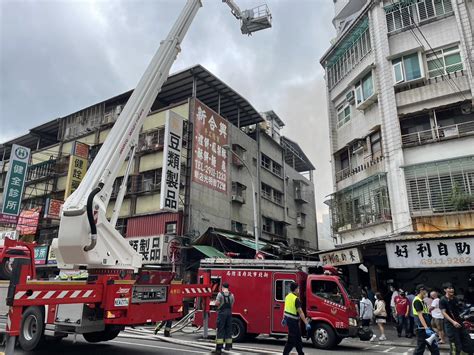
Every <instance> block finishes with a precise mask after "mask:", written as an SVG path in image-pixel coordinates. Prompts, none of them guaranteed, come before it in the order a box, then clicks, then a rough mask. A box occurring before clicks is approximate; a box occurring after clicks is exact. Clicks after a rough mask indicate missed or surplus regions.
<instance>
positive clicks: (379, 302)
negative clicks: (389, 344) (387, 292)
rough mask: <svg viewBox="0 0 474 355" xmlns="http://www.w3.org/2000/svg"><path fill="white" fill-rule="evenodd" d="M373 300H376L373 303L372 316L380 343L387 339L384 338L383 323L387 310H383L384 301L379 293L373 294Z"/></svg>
mask: <svg viewBox="0 0 474 355" xmlns="http://www.w3.org/2000/svg"><path fill="white" fill-rule="evenodd" d="M397 294H398V292H397ZM375 298H376V301H375V310H374V316H375V323H377V325H378V326H379V330H380V337H379V340H381V341H382V340H387V337H386V336H385V323H387V310H386V309H385V301H384V300H383V297H382V295H381V294H380V292H377V293H376V294H375Z"/></svg>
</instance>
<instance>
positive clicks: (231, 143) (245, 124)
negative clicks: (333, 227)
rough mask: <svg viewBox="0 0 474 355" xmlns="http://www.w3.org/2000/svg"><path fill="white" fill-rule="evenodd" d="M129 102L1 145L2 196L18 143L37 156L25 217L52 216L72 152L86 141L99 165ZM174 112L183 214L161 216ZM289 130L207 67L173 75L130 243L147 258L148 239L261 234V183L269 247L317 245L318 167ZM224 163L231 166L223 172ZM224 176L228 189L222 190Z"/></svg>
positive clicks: (158, 112) (131, 202) (122, 99)
mask: <svg viewBox="0 0 474 355" xmlns="http://www.w3.org/2000/svg"><path fill="white" fill-rule="evenodd" d="M130 95H131V92H127V93H124V94H122V95H119V96H116V97H113V98H110V99H108V100H105V101H103V102H100V103H98V104H95V105H93V106H90V107H87V108H84V109H82V110H80V111H78V112H75V113H72V114H70V115H68V116H66V117H61V118H58V119H55V120H52V121H50V122H48V123H45V124H43V125H41V126H38V127H35V128H32V129H31V130H30V132H29V133H28V134H26V135H24V136H21V137H19V138H16V139H13V140H12V141H9V142H6V143H4V144H2V145H1V146H0V154H1V155H2V156H3V159H2V171H1V173H2V174H1V177H2V180H1V184H0V185H1V186H2V190H3V185H4V183H5V181H4V180H5V177H6V172H7V170H8V159H9V155H10V150H11V145H12V144H19V145H23V146H26V147H28V148H30V149H31V150H32V160H31V165H30V166H29V169H28V175H27V180H26V190H25V194H24V197H23V209H31V208H35V207H42V208H43V212H44V207H45V206H46V205H47V200H48V199H56V200H63V199H64V192H65V190H66V184H67V175H68V165H69V160H70V155H71V151H72V149H73V146H74V145H75V143H76V142H80V143H84V144H86V145H87V146H88V147H89V158H88V160H89V164H90V163H91V162H92V160H93V159H94V158H95V156H96V154H97V152H98V150H99V149H100V147H101V146H102V144H103V143H104V140H105V139H106V137H107V135H108V134H109V133H110V130H111V127H112V126H113V124H114V122H115V120H116V119H117V117H118V116H119V114H120V112H121V110H122V108H123V107H124V105H125V104H126V102H127V100H128V99H129V97H130ZM170 110H171V111H173V112H175V113H177V114H179V115H180V116H181V117H182V118H183V119H184V130H183V149H182V158H181V178H180V180H181V181H180V200H179V203H178V212H177V213H170V212H166V211H163V210H160V190H161V182H162V168H163V147H164V140H165V137H164V136H165V118H166V114H167V112H168V111H170ZM197 112H199V119H203V118H204V117H205V116H206V115H207V119H209V120H210V118H211V116H212V117H217V116H221V117H222V118H223V120H224V121H225V122H226V124H225V127H224V128H222V127H219V128H218V129H219V130H220V131H219V132H220V133H219V134H221V135H224V136H226V137H228V140H227V144H217V145H215V144H214V145H213V144H212V138H211V136H212V133H211V132H207V131H204V130H203V131H202V132H201V131H197V130H194V129H193V126H196V120H197V118H196V117H197ZM213 120H214V118H213ZM209 122H210V121H209ZM213 122H214V121H213ZM214 124H215V123H214ZM283 125H284V124H283V122H282V121H281V119H280V118H279V117H278V116H277V115H276V114H275V113H274V112H273V111H269V112H265V113H259V112H257V111H256V110H255V109H254V108H253V107H252V105H251V104H250V103H249V102H248V101H247V100H245V99H244V98H243V97H242V96H241V95H239V94H238V93H236V92H235V91H233V90H232V89H231V88H230V87H229V86H227V85H226V84H225V83H223V82H222V81H221V80H219V79H218V78H217V77H216V76H214V75H213V74H211V73H210V72H209V71H207V70H206V69H205V68H203V67H202V66H200V65H197V66H194V67H192V68H190V69H187V70H183V71H181V72H178V73H175V74H173V75H171V76H170V77H169V78H168V80H167V82H166V83H165V85H164V86H163V88H162V90H161V92H160V94H159V95H158V97H157V99H156V101H155V103H154V105H153V107H152V110H151V112H150V114H149V116H148V117H147V119H146V120H145V123H144V125H143V128H142V130H141V133H140V136H139V143H138V146H137V149H136V154H135V157H134V160H133V162H132V164H131V173H130V176H129V178H128V182H127V189H126V194H125V198H124V200H123V203H122V205H121V209H120V213H119V219H118V223H117V228H118V229H119V230H120V231H121V232H122V234H123V235H124V236H126V237H128V238H132V239H133V238H135V239H136V240H138V241H137V242H135V246H136V248H138V249H139V250H140V251H143V252H144V249H143V250H142V248H149V247H150V245H149V244H150V243H155V240H153V242H151V241H147V240H146V239H140V238H148V237H150V238H152V237H159V236H163V235H165V234H166V235H172V234H173V235H177V236H178V237H183V236H185V237H188V238H189V239H191V240H192V239H193V238H196V237H197V236H200V235H202V234H203V233H204V232H206V230H208V228H210V227H213V228H219V229H223V230H228V231H232V232H235V233H240V234H241V235H246V234H248V235H253V233H254V230H253V225H254V218H253V203H252V192H251V186H252V183H253V184H254V186H255V192H256V194H257V202H258V203H257V215H258V217H257V219H258V221H257V223H258V228H259V232H260V234H261V235H262V237H263V239H264V240H268V241H274V242H282V243H283V244H285V245H287V246H289V247H290V246H296V247H313V248H315V247H317V231H316V210H315V198H314V185H313V182H312V170H314V167H313V165H312V164H311V162H310V161H309V160H308V158H307V157H306V156H305V154H304V153H303V152H302V150H301V149H300V147H299V146H298V144H297V143H295V142H293V141H291V140H290V139H288V138H286V137H283V136H280V129H281V127H283ZM211 129H213V128H212V127H211ZM199 136H200V137H199ZM204 147H206V148H207V150H206V149H204ZM203 151H204V152H203ZM216 157H217V158H216ZM197 161H200V163H199V164H201V165H202V162H203V161H204V162H205V163H208V164H207V165H208V167H209V168H214V171H213V172H212V171H207V170H208V169H207V168H206V169H203V167H202V166H198V163H197ZM216 161H217V162H221V161H222V162H223V164H222V165H220V166H216ZM127 163H128V162H127ZM205 170H206V171H205ZM125 171H126V164H124V166H123V168H122V170H121V172H120V174H119V176H118V178H117V179H116V181H115V184H114V188H113V191H112V196H111V201H112V202H111V203H110V205H109V209H108V214H109V216H111V215H112V211H113V207H114V201H115V199H116V198H117V195H118V192H119V188H120V185H121V183H122V181H123V177H124V175H125ZM305 172H308V173H309V175H308V174H304V173H305ZM215 173H217V175H219V176H218V178H217V180H220V183H221V185H220V186H216V184H218V181H216V176H215ZM305 176H306V177H305ZM1 192H3V191H1ZM1 196H2V194H0V197H1ZM48 216H49V215H48V214H44V215H43V218H41V220H40V228H39V231H38V232H37V234H36V236H35V239H36V241H37V242H38V243H40V244H50V242H51V240H52V238H54V237H55V236H56V235H57V230H58V221H57V220H56V219H54V218H53V219H51V218H49V217H48ZM11 227H14V226H11ZM8 228H9V227H7V226H4V227H3V229H8ZM143 240H145V241H143ZM167 241H168V240H167ZM167 241H166V242H167ZM158 242H159V241H156V243H158ZM157 248H158V246H157ZM163 248H165V247H164V244H163V243H162V244H161V249H162V250H161V253H160V255H161V256H163V255H164V254H166V250H163ZM147 250H148V249H147ZM157 253H158V252H155V253H154V254H155V256H156V255H158V254H157ZM144 255H145V254H144ZM148 256H149V255H148ZM164 256H166V255H164ZM161 261H164V262H166V261H167V260H166V258H165V259H163V258H161ZM168 261H169V260H168Z"/></svg>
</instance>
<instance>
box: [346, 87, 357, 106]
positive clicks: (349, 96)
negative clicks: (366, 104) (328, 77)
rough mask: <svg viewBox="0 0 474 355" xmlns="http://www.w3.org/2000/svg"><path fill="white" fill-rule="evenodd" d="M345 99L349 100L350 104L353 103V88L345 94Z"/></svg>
mask: <svg viewBox="0 0 474 355" xmlns="http://www.w3.org/2000/svg"><path fill="white" fill-rule="evenodd" d="M346 101H347V102H349V103H350V104H354V103H355V96H354V90H351V91H349V92H348V93H347V94H346Z"/></svg>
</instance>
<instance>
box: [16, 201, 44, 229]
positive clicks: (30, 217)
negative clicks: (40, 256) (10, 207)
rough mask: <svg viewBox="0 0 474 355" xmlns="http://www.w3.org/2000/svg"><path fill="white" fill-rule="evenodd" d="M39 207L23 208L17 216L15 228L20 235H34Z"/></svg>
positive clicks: (38, 216)
mask: <svg viewBox="0 0 474 355" xmlns="http://www.w3.org/2000/svg"><path fill="white" fill-rule="evenodd" d="M40 212H41V207H38V208H33V209H31V210H23V211H21V213H20V217H19V218H18V224H17V225H16V230H17V231H18V233H20V235H35V234H36V230H37V229H38V223H39V218H40Z"/></svg>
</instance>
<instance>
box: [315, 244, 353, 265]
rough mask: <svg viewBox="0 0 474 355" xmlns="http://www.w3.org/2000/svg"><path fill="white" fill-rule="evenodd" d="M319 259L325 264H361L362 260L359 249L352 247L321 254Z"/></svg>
mask: <svg viewBox="0 0 474 355" xmlns="http://www.w3.org/2000/svg"><path fill="white" fill-rule="evenodd" d="M319 259H320V260H321V261H322V262H323V264H324V265H327V264H329V265H333V266H338V265H351V264H360V263H361V262H362V260H361V257H360V253H359V249H357V248H350V249H344V250H335V251H332V252H330V253H323V254H319Z"/></svg>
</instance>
